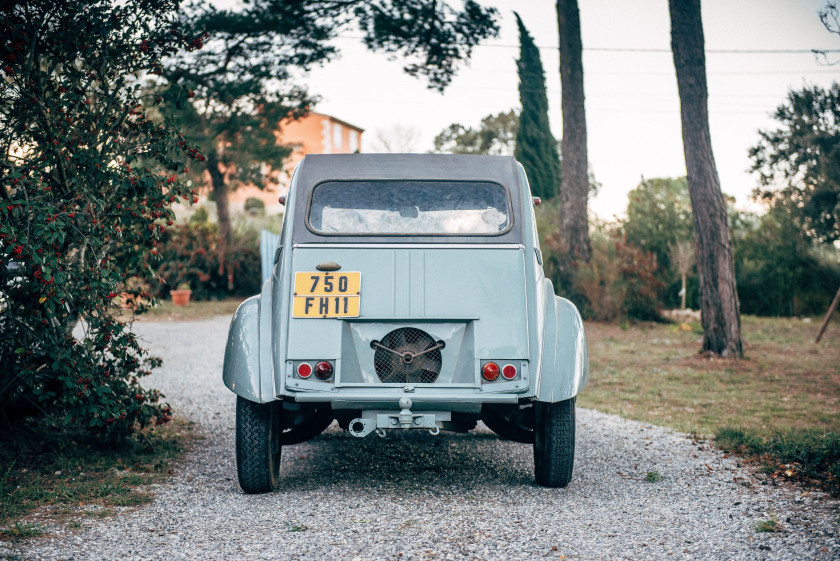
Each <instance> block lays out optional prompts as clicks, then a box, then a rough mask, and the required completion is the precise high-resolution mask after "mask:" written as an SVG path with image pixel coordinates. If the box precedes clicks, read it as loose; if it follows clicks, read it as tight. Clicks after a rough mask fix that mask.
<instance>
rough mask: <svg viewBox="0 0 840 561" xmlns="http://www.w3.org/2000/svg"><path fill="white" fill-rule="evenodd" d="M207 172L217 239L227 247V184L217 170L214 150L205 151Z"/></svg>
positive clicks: (217, 162)
mask: <svg viewBox="0 0 840 561" xmlns="http://www.w3.org/2000/svg"><path fill="white" fill-rule="evenodd" d="M207 171H208V172H210V182H211V185H212V186H213V198H214V199H215V201H216V214H217V217H218V221H219V237H220V238H221V239H222V241H223V242H224V244H225V245H228V244H230V241H231V239H230V234H231V226H230V208H229V206H228V192H227V184H225V174H224V172H222V170H220V169H219V157H218V155H217V154H216V151H215V150H214V149H211V150H208V151H207Z"/></svg>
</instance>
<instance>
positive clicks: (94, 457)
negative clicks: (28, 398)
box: [0, 420, 195, 539]
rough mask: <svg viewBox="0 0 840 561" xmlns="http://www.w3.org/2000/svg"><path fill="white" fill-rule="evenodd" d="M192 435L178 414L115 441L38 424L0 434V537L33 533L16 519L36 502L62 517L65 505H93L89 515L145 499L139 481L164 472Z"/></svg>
mask: <svg viewBox="0 0 840 561" xmlns="http://www.w3.org/2000/svg"><path fill="white" fill-rule="evenodd" d="M194 438H195V435H194V432H193V426H192V424H191V423H185V422H182V421H178V420H175V421H173V422H172V423H170V424H167V425H163V426H160V427H155V428H153V429H148V430H147V431H145V432H144V433H143V434H142V435H140V436H139V437H138V438H135V439H132V440H130V441H126V442H122V443H119V444H114V443H102V442H97V441H92V440H90V439H87V438H86V437H85V436H84V435H79V434H61V433H56V432H51V431H49V430H48V429H47V428H44V427H19V428H18V430H16V431H15V434H13V435H9V434H3V435H0V529H2V533H0V537H2V538H3V539H19V538H22V537H30V536H32V535H34V534H32V533H30V534H28V535H25V533H24V532H23V530H24V529H25V526H26V525H25V524H23V522H21V520H22V519H23V517H25V516H26V514H27V513H29V512H31V511H32V510H34V509H37V508H42V507H50V508H51V509H52V512H53V513H54V514H55V515H56V516H59V517H63V516H66V515H68V514H70V513H71V512H72V511H70V510H69V509H68V508H66V507H68V506H80V505H94V506H98V507H101V508H99V509H96V510H94V511H91V512H93V513H94V514H92V515H95V516H105V515H107V514H110V513H111V512H112V511H111V510H110V509H108V507H116V506H135V505H140V504H143V503H145V502H148V501H149V500H151V495H150V494H149V493H148V492H147V491H145V490H144V489H145V487H146V486H147V485H149V484H152V483H155V482H157V481H159V480H161V479H162V478H164V477H166V476H167V475H169V474H170V473H171V472H172V467H173V465H174V462H175V461H177V459H178V458H180V457H181V456H182V454H183V453H184V451H185V450H186V449H187V447H188V446H189V444H190V442H191V441H192V440H193V439H194ZM16 537H17V538H16Z"/></svg>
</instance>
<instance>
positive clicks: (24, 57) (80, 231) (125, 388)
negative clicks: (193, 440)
mask: <svg viewBox="0 0 840 561" xmlns="http://www.w3.org/2000/svg"><path fill="white" fill-rule="evenodd" d="M0 39H1V40H0V49H3V51H4V63H3V65H4V66H3V67H2V68H0V73H2V78H0V131H2V132H0V200H2V204H0V255H2V259H0V333H2V337H0V418H2V425H0V426H2V428H3V429H9V428H11V427H12V426H13V423H14V421H16V420H19V419H22V418H27V417H42V418H47V419H48V420H49V422H50V423H52V424H54V425H56V426H60V427H65V428H70V427H77V428H87V429H89V430H91V431H93V432H95V433H99V434H108V435H112V436H119V435H124V434H126V433H128V432H131V431H133V430H135V429H136V428H137V427H138V426H141V427H142V426H144V425H146V424H148V423H150V422H165V421H166V420H168V419H169V407H168V406H166V405H165V404H162V403H161V402H160V398H161V397H162V396H161V395H160V393H159V392H157V391H156V390H148V389H145V388H143V387H142V386H141V385H140V382H139V379H140V378H141V377H142V376H145V375H147V374H149V373H150V370H151V369H152V368H154V367H156V366H158V365H159V364H160V360H159V359H156V358H152V357H148V356H147V354H146V351H145V350H144V349H143V348H142V347H141V346H140V344H139V342H138V340H137V338H136V337H135V336H134V334H132V333H131V332H130V331H129V329H128V326H127V325H126V324H125V323H123V322H122V321H121V320H119V319H118V318H117V316H116V315H115V314H114V313H113V312H114V311H115V309H114V308H115V302H116V296H117V295H118V294H119V293H120V292H122V291H126V292H127V293H128V294H129V295H130V296H131V297H137V296H139V295H140V293H141V292H142V290H140V289H138V288H132V287H129V286H127V285H126V282H125V281H126V279H127V278H128V277H129V276H137V277H139V278H143V277H144V276H146V274H147V272H146V271H145V270H144V268H143V267H142V263H141V261H140V259H139V258H138V257H137V255H138V252H142V251H150V252H151V253H154V252H155V249H154V247H155V244H156V242H157V240H158V239H159V237H160V236H161V234H162V233H163V232H164V231H165V229H166V226H167V224H171V221H172V218H173V214H172V211H171V210H170V208H169V206H170V204H171V203H173V202H174V201H175V200H176V199H177V198H183V199H185V200H192V198H193V194H192V193H191V192H190V190H189V189H188V187H187V186H186V185H185V184H184V183H183V182H182V181H181V180H180V179H179V173H181V172H183V171H184V170H185V166H184V164H183V163H181V160H182V159H185V158H184V154H187V155H188V156H190V157H192V158H195V159H201V158H203V156H201V155H200V154H199V152H198V151H197V150H196V149H195V148H193V147H191V146H189V145H188V143H187V142H186V141H185V140H184V139H183V138H182V137H180V135H179V134H178V132H177V131H176V130H174V129H173V128H172V127H171V126H169V125H168V124H167V123H160V122H152V121H151V120H149V119H148V118H147V117H146V113H145V110H144V107H143V105H142V104H141V103H140V98H139V97H138V96H139V93H138V92H139V89H137V88H135V87H134V85H135V84H134V79H135V78H134V77H135V76H137V75H142V74H144V73H146V72H152V73H154V72H158V71H159V64H160V62H159V61H160V59H161V58H162V57H164V56H168V55H170V54H172V53H173V52H175V50H176V49H178V48H179V47H180V46H183V45H186V44H188V43H189V39H188V38H186V37H183V36H182V35H181V34H180V33H179V32H178V31H177V14H176V13H175V11H174V4H173V3H171V2H169V1H165V0H125V1H123V2H120V3H113V4H112V3H107V2H100V3H90V2H59V3H55V2H53V1H51V0H30V1H27V2H25V3H21V2H6V3H3V4H2V7H0ZM68 61H72V64H68ZM166 95H169V96H173V97H174V96H180V97H181V98H183V97H185V95H186V93H185V92H176V91H170V92H167V94H166ZM149 101H151V100H149ZM77 323H78V325H79V327H78V328H77V329H76V330H75V331H74V328H76V326H77Z"/></svg>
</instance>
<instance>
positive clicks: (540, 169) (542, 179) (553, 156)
mask: <svg viewBox="0 0 840 561" xmlns="http://www.w3.org/2000/svg"><path fill="white" fill-rule="evenodd" d="M514 15H515V16H516V24H517V25H518V26H519V44H520V54H519V60H518V61H517V66H518V67H519V100H520V102H521V103H522V112H521V113H520V115H519V130H518V131H517V133H516V150H515V151H514V155H515V156H516V159H517V160H519V161H520V162H521V163H522V166H523V167H524V168H525V173H527V174H528V181H529V182H530V183H531V192H532V193H533V194H534V195H535V196H537V197H542V198H545V199H548V198H551V197H554V196H556V195H558V194H559V193H560V157H559V156H558V155H557V141H556V140H555V139H554V136H553V135H552V134H551V129H550V128H549V126H548V98H547V97H546V91H545V72H543V66H542V62H541V61H540V52H539V50H538V49H537V46H536V45H535V44H534V39H533V38H532V37H531V35H530V34H529V33H528V30H527V29H526V28H525V25H524V24H523V23H522V19H521V18H520V17H519V14H517V13H516V12H514Z"/></svg>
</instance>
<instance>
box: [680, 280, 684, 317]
mask: <svg viewBox="0 0 840 561" xmlns="http://www.w3.org/2000/svg"><path fill="white" fill-rule="evenodd" d="M681 295H682V296H681V300H680V309H681V310H684V309H685V273H683V274H682V291H681Z"/></svg>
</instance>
